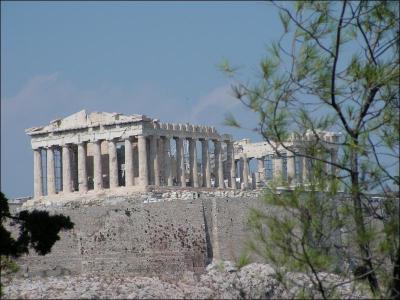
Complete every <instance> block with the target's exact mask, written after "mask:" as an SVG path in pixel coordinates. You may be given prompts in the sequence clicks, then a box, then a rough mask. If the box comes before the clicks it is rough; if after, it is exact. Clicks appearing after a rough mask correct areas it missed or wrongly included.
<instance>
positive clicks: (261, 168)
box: [257, 156, 265, 182]
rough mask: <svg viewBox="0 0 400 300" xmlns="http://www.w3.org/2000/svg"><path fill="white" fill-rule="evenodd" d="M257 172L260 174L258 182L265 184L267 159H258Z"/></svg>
mask: <svg viewBox="0 0 400 300" xmlns="http://www.w3.org/2000/svg"><path fill="white" fill-rule="evenodd" d="M257 172H258V175H259V176H258V177H257V178H258V181H259V182H265V158H264V156H263V157H260V158H257Z"/></svg>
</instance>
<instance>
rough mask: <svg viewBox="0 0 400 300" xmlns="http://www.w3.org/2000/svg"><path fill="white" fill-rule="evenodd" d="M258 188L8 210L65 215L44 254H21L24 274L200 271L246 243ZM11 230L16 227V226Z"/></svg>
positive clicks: (136, 195)
mask: <svg viewBox="0 0 400 300" xmlns="http://www.w3.org/2000/svg"><path fill="white" fill-rule="evenodd" d="M257 195H258V192H255V191H249V192H243V191H235V192H224V191H216V192H211V191H209V192H208V191H194V190H189V191H183V190H182V191H169V190H164V191H161V190H158V191H153V192H147V193H134V194H131V195H123V196H115V195H103V196H91V197H86V198H82V197H81V198H80V199H71V198H68V199H67V198H65V199H63V200H62V201H60V197H57V198H56V200H55V201H51V199H50V200H47V202H46V203H37V202H33V201H31V200H30V201H27V202H26V203H25V204H24V205H23V206H21V205H13V206H12V207H11V209H12V210H13V211H18V210H21V209H29V210H32V209H43V210H47V211H49V212H51V213H61V214H64V215H68V216H70V217H71V220H72V221H73V222H74V223H75V227H74V229H73V230H70V231H66V232H62V233H61V240H60V241H58V242H57V243H56V244H55V246H54V247H53V250H52V252H51V253H50V254H48V255H46V256H39V255H36V254H35V252H34V251H32V253H31V254H30V255H27V256H24V257H21V258H20V259H19V260H18V262H19V264H20V266H21V271H20V273H21V274H22V273H25V275H28V276H36V275H42V276H47V275H63V274H78V273H91V272H98V273H108V274H109V273H115V274H131V275H146V276H151V275H159V274H164V275H167V276H168V275H171V276H175V275H177V274H181V273H182V272H184V271H193V272H196V273H201V272H203V271H204V270H205V266H206V265H207V264H208V263H209V262H211V260H212V259H213V258H217V259H235V258H237V257H238V256H239V255H240V254H241V253H242V252H243V249H244V248H245V245H246V243H245V240H246V237H247V234H248V232H247V229H246V221H247V214H248V208H249V207H251V206H257V203H258V200H257V198H258V196H257ZM15 229H16V228H15Z"/></svg>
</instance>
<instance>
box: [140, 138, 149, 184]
mask: <svg viewBox="0 0 400 300" xmlns="http://www.w3.org/2000/svg"><path fill="white" fill-rule="evenodd" d="M146 144H147V143H146V137H145V136H144V135H139V136H138V155H139V185H141V186H148V185H149V173H148V167H147V145H146Z"/></svg>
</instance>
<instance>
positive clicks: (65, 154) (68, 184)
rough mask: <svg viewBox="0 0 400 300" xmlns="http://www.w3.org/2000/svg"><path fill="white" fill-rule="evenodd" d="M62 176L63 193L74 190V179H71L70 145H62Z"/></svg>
mask: <svg viewBox="0 0 400 300" xmlns="http://www.w3.org/2000/svg"><path fill="white" fill-rule="evenodd" d="M62 177H63V180H62V182H63V193H64V194H67V193H71V192H72V179H71V149H70V147H69V145H63V147H62Z"/></svg>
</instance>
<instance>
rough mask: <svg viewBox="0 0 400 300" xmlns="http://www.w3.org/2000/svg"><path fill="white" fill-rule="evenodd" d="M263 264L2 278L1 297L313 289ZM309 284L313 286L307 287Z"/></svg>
mask: <svg viewBox="0 0 400 300" xmlns="http://www.w3.org/2000/svg"><path fill="white" fill-rule="evenodd" d="M274 274H275V272H274V270H273V268H272V267H271V266H269V265H267V264H260V263H253V264H249V265H247V266H244V267H242V268H240V269H239V268H237V267H236V266H235V265H234V264H233V263H232V262H229V261H218V262H215V261H214V262H213V263H211V264H210V265H208V266H207V270H206V272H205V273H204V274H202V275H200V276H196V275H195V274H194V273H193V272H186V273H184V274H183V275H182V276H181V277H180V278H179V279H177V280H171V279H165V278H164V279H163V278H162V277H129V276H128V277H127V276H121V275H112V274H109V275H98V274H97V275H96V274H82V275H79V276H69V275H68V276H65V275H61V276H58V277H56V276H51V277H43V278H39V277H38V278H35V279H27V278H23V279H22V278H13V279H11V278H8V279H2V283H3V284H5V288H4V297H5V298H11V299H17V298H18V299H37V298H52V299H57V298H58V299H72V298H101V299H277V298H282V299H288V298H293V297H296V295H297V293H298V292H299V290H300V289H301V288H300V286H304V287H308V288H309V290H310V291H311V292H313V293H314V294H315V295H317V297H318V292H317V291H315V290H312V285H311V282H310V280H309V279H308V277H307V276H305V275H304V274H300V273H289V274H288V276H289V277H290V278H291V279H292V280H293V281H296V282H297V283H298V284H299V285H297V287H292V288H285V287H284V286H283V285H281V284H280V283H279V281H278V280H277V279H276V276H275V275H274ZM322 275H324V276H325V281H326V283H329V282H335V283H340V282H342V283H343V285H341V286H340V287H339V288H338V289H337V294H336V295H337V297H338V298H342V299H354V298H369V296H370V295H368V294H367V293H365V292H362V291H361V290H360V288H359V287H358V288H357V286H356V285H355V284H354V283H346V280H344V279H341V278H339V277H338V276H336V275H333V274H322ZM310 285H311V287H310Z"/></svg>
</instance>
